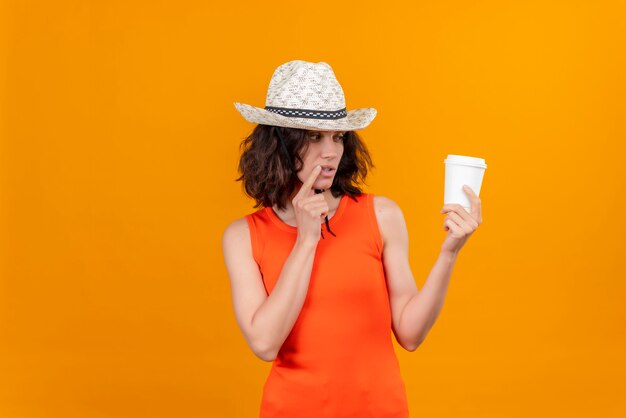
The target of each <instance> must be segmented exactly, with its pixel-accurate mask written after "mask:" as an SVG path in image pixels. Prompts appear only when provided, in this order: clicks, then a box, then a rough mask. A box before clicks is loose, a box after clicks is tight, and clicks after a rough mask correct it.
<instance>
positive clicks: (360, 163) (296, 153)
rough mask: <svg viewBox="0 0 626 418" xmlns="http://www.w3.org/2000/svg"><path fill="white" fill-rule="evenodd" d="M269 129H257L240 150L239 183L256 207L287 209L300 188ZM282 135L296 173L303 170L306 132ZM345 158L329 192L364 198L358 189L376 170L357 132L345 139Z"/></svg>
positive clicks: (289, 130) (287, 130) (290, 130)
mask: <svg viewBox="0 0 626 418" xmlns="http://www.w3.org/2000/svg"><path fill="white" fill-rule="evenodd" d="M274 128H275V127H273V126H270V125H261V124H259V125H257V126H256V127H255V128H254V130H253V131H252V133H251V134H250V135H249V136H248V137H246V138H244V139H243V141H242V142H241V144H240V146H239V148H240V151H242V154H241V158H240V159H239V173H241V176H240V177H238V178H237V179H236V180H237V181H242V182H243V183H242V188H243V190H244V192H245V193H246V194H247V195H248V196H250V197H251V198H253V199H254V200H255V201H256V204H255V205H254V207H255V208H256V207H259V206H260V205H263V206H265V207H269V206H273V205H276V206H277V207H278V209H285V208H286V206H287V200H288V199H289V197H290V196H291V194H292V193H293V191H294V190H295V189H296V186H297V185H298V184H300V180H299V179H298V178H297V176H296V175H295V173H294V172H293V170H292V169H291V165H290V163H289V161H288V160H287V156H286V155H285V152H284V150H283V149H282V145H281V143H280V139H279V138H278V135H277V133H276V131H275V129H274ZM278 129H281V130H282V131H281V132H282V134H283V135H282V136H283V138H284V140H285V145H286V146H287V150H288V152H289V154H290V155H291V158H292V161H293V164H294V165H295V168H296V170H297V171H300V169H301V168H302V164H303V162H302V158H301V157H302V156H303V155H304V154H305V153H306V150H307V148H308V144H309V141H308V139H307V132H308V130H306V129H294V128H278ZM343 147H344V148H343V155H342V157H341V160H340V161H339V166H338V167H337V173H336V174H335V178H334V180H333V184H332V186H331V188H330V191H331V193H332V195H333V196H334V197H338V196H340V195H344V194H346V195H348V196H350V197H352V198H354V196H359V195H360V194H361V188H360V187H359V185H361V184H365V178H366V177H367V172H368V171H369V170H370V169H371V168H373V167H374V164H373V163H372V158H371V157H370V154H369V152H368V150H367V147H366V146H365V143H363V141H362V140H361V139H360V138H359V135H358V134H357V133H356V132H355V131H346V132H345V134H344V137H343Z"/></svg>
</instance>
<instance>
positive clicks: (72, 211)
mask: <svg viewBox="0 0 626 418" xmlns="http://www.w3.org/2000/svg"><path fill="white" fill-rule="evenodd" d="M0 16H1V17H0V18H1V19H2V20H1V21H0V31H1V33H0V48H1V50H0V51H1V53H0V76H1V83H0V88H1V89H2V90H1V91H0V93H1V94H0V110H1V115H2V118H1V120H0V122H1V126H0V128H1V131H0V134H1V136H0V158H1V159H0V170H1V171H0V175H1V177H0V179H1V183H0V225H1V228H2V229H1V231H0V246H1V247H0V249H1V253H0V254H1V257H2V258H1V264H0V268H1V270H0V274H1V281H0V416H2V417H3V418H26V417H28V418H39V417H64V418H69V417H116V418H118V417H133V418H134V417H154V418H156V417H174V416H175V417H213V416H214V417H254V416H257V414H258V406H259V402H260V399H261V391H262V386H263V383H264V379H265V377H266V375H267V373H268V372H269V368H270V366H271V364H270V363H266V362H263V361H262V360H260V359H258V358H256V357H255V356H254V354H253V353H252V351H251V350H250V349H249V347H248V346H247V345H246V342H245V340H244V338H243V335H242V334H241V332H240V330H239V328H238V327H237V324H236V322H235V318H234V314H233V310H232V302H231V295H230V285H229V281H228V278H227V275H226V269H225V267H224V264H223V259H222V253H221V234H222V232H223V230H224V228H225V227H226V225H227V224H228V223H229V222H231V221H232V220H234V219H236V218H238V217H241V216H243V215H244V214H246V213H249V212H251V211H252V210H253V208H252V201H251V200H249V199H247V198H246V197H245V196H244V195H243V193H242V191H241V188H240V184H239V183H237V182H235V181H234V179H235V177H236V176H237V172H236V167H237V159H238V155H239V154H238V152H239V150H238V146H239V142H240V141H241V139H243V137H244V136H246V135H247V134H248V133H249V132H250V131H251V129H252V127H253V125H251V124H249V123H248V122H246V121H245V120H244V119H243V118H242V117H241V115H239V113H237V111H236V109H235V108H234V106H233V102H234V101H241V102H243V103H249V104H252V105H255V106H260V107H263V106H264V104H265V93H266V89H267V85H268V83H269V80H270V77H271V75H272V72H273V71H274V69H275V68H276V67H277V66H278V65H280V64H282V63H284V62H286V61H290V60H292V59H303V60H307V61H314V62H317V61H325V62H328V63H330V64H331V66H332V67H333V69H334V71H335V74H336V75H337V78H338V80H339V82H340V83H341V84H342V86H343V89H344V92H345V94H346V101H347V107H348V110H351V109H356V108H359V107H370V106H371V107H375V108H377V109H378V112H379V114H378V116H377V118H376V119H375V120H374V122H373V123H372V125H370V127H368V128H367V129H366V130H364V131H361V133H362V135H363V138H364V140H365V141H366V143H367V144H368V146H369V148H370V151H371V153H372V156H373V158H374V162H375V164H376V169H375V170H374V171H373V172H372V175H371V177H370V178H369V186H368V187H367V189H366V191H368V192H372V193H375V194H379V195H385V196H388V197H390V198H392V199H394V200H395V201H396V202H398V203H399V204H400V206H401V207H402V208H403V211H404V214H405V218H406V220H407V224H408V228H409V235H410V243H411V244H410V245H411V246H410V257H411V260H410V261H411V265H412V268H413V273H414V276H415V280H416V282H417V285H418V287H419V288H421V287H422V285H423V283H424V281H425V280H426V277H427V276H428V273H429V272H430V269H431V268H432V265H433V263H434V262H435V259H436V257H437V254H438V252H439V249H440V245H441V243H442V242H443V239H444V237H445V232H444V231H443V229H442V225H443V218H444V216H443V215H441V214H440V213H439V209H441V207H442V206H443V180H444V164H443V159H444V158H445V157H446V155H447V154H450V153H451V154H462V155H471V156H477V157H482V158H485V160H486V162H487V165H488V168H487V171H486V173H485V177H484V182H483V187H482V191H481V195H480V197H481V200H482V203H483V221H484V223H483V224H482V225H481V226H480V228H479V229H478V230H477V231H476V232H475V234H474V235H473V236H472V237H471V238H470V240H469V241H468V243H467V244H466V246H465V247H464V248H463V250H462V251H461V254H460V256H459V259H458V261H457V264H456V266H455V268H454V271H453V274H452V280H451V284H450V287H449V290H448V297H447V299H446V302H445V304H444V308H443V310H442V312H441V314H440V316H439V319H438V321H437V323H436V324H435V326H434V327H433V329H432V330H431V332H430V334H429V335H428V337H427V339H426V341H425V342H424V344H423V345H422V346H420V347H419V348H418V350H416V351H415V352H413V353H409V352H406V351H404V350H403V349H402V348H401V347H400V346H399V345H398V344H397V343H395V341H394V344H395V347H396V352H397V353H398V357H399V361H400V365H401V370H402V374H403V377H404V379H405V382H406V387H407V391H408V397H409V408H410V410H411V416H412V417H528V416H535V417H538V416H567V417H590V416H599V417H623V416H626V384H625V381H624V375H625V372H626V367H625V366H626V365H625V361H624V352H626V347H625V346H626V327H625V319H626V304H624V296H625V290H626V285H625V283H624V277H626V274H625V273H626V271H625V270H626V269H625V268H624V248H625V246H624V238H625V237H626V223H625V222H624V219H623V217H624V216H623V214H622V212H623V209H624V204H625V200H626V187H625V185H626V172H625V170H624V162H623V161H622V160H623V157H622V156H623V155H624V151H625V146H624V140H625V138H626V118H625V116H626V115H625V111H624V101H625V100H624V99H625V93H626V83H625V80H624V74H625V73H626V65H625V57H626V51H625V49H626V47H625V45H626V39H625V38H626V36H625V32H624V30H623V27H624V23H625V22H624V16H626V5H625V4H624V2H622V1H594V2H591V1H588V2H581V1H552V2H546V1H524V2H501V1H446V2H432V1H430V2H426V1H420V2H414V1H411V2H409V1H406V2H402V3H400V2H373V1H372V2H363V1H359V2H356V1H354V2H335V1H333V2H329V1H320V2H315V3H310V2H293V1H284V0H281V1H272V2H250V3H249V4H245V3H242V2H220V4H219V6H218V5H216V3H213V2H207V1H186V0H178V1H176V2H174V1H171V2H166V1H160V2H155V1H100V2H96V1H91V2H88V1H78V0H76V1H69V0H58V1H55V2H43V1H39V2H37V1H26V0H11V1H9V0H4V1H2V2H1V3H0Z"/></svg>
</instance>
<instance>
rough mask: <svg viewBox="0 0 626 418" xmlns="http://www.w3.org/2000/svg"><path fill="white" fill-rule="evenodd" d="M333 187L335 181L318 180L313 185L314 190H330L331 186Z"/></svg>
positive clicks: (330, 179)
mask: <svg viewBox="0 0 626 418" xmlns="http://www.w3.org/2000/svg"><path fill="white" fill-rule="evenodd" d="M332 185H333V179H332V178H329V179H318V180H317V181H316V182H315V183H313V188H314V189H323V190H326V189H330V186H332Z"/></svg>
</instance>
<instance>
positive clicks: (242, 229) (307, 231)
mask: <svg viewBox="0 0 626 418" xmlns="http://www.w3.org/2000/svg"><path fill="white" fill-rule="evenodd" d="M320 171H321V167H320V166H316V167H315V168H314V169H313V170H312V171H311V173H310V174H309V177H308V178H307V179H306V181H305V182H304V183H303V184H302V187H301V188H300V190H299V191H298V193H297V194H296V196H295V197H294V199H293V201H292V202H293V207H294V212H295V217H296V223H297V226H298V235H297V238H296V242H295V244H294V246H293V248H292V249H291V252H290V253H289V256H288V257H287V259H286V260H285V264H284V265H283V267H282V270H281V272H280V275H279V277H278V279H277V282H276V285H275V286H274V288H273V290H272V293H271V294H270V295H269V296H267V293H266V292H265V288H264V286H263V280H262V277H261V273H260V272H259V267H258V265H257V264H256V262H255V260H254V256H253V254H252V245H251V243H250V232H249V228H248V223H247V222H246V220H245V219H240V220H238V221H235V222H233V223H232V224H231V225H229V227H228V228H226V231H224V236H223V238H222V247H223V251H224V259H225V261H226V268H227V269H228V276H229V277H230V281H231V289H232V295H233V304H234V307H235V316H236V318H237V322H238V324H239V326H240V328H241V330H242V331H243V333H244V336H245V338H246V340H247V341H248V345H250V347H251V348H252V351H254V353H255V354H256V355H257V356H258V357H259V358H261V359H263V360H265V361H272V360H274V358H276V355H277V354H278V351H279V350H280V348H281V347H282V345H283V343H284V342H285V340H286V339H287V336H289V333H290V332H291V329H292V328H293V325H294V324H295V322H296V319H297V318H298V315H300V311H301V310H302V305H303V304H304V300H305V298H306V294H307V291H308V288H309V281H310V278H311V271H312V269H313V259H314V258H315V249H316V248H317V244H318V242H319V239H320V218H321V217H322V216H323V215H325V214H327V213H328V203H327V202H326V200H325V199H324V197H323V196H322V195H321V194H319V195H314V192H313V189H312V185H313V183H314V181H315V179H316V178H317V176H318V175H319V173H320Z"/></svg>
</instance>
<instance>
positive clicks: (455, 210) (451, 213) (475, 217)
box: [441, 185, 483, 254]
mask: <svg viewBox="0 0 626 418" xmlns="http://www.w3.org/2000/svg"><path fill="white" fill-rule="evenodd" d="M463 191H464V192H465V194H467V195H468V196H469V200H470V204H471V209H470V212H469V213H468V212H467V210H465V208H463V206H461V205H459V204H457V203H453V204H449V205H444V206H443V209H441V213H448V216H446V219H444V222H443V229H444V230H445V231H448V235H447V236H446V240H445V241H444V243H443V245H442V246H441V251H446V252H450V253H454V254H457V253H458V252H459V251H460V250H461V248H462V247H463V245H465V242H466V241H467V239H468V238H469V237H470V236H471V235H472V234H473V233H474V231H476V229H477V228H478V226H479V225H480V224H481V223H482V222H483V219H482V214H481V205H480V199H479V198H478V196H476V193H474V191H473V190H472V189H471V188H470V187H469V186H468V185H464V186H463Z"/></svg>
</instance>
